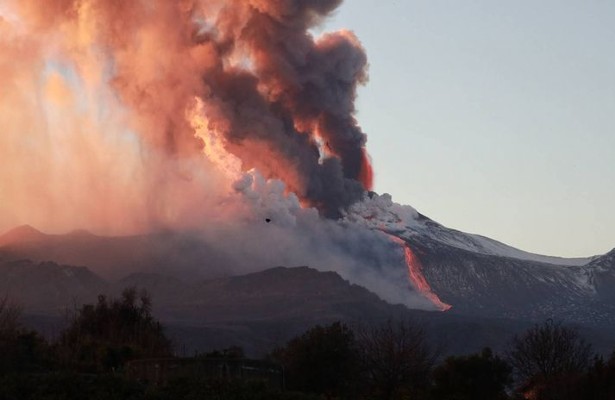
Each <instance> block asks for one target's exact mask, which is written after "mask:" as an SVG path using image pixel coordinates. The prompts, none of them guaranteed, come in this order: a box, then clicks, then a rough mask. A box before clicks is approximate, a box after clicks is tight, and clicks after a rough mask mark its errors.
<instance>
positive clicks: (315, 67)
mask: <svg viewBox="0 0 615 400" xmlns="http://www.w3.org/2000/svg"><path fill="white" fill-rule="evenodd" d="M340 3H341V0H233V1H231V2H229V3H228V4H227V6H226V7H225V8H224V9H223V11H222V12H221V13H220V15H219V17H218V21H217V23H216V27H217V29H218V30H219V32H222V33H221V34H220V35H219V36H218V37H217V44H218V49H220V51H221V52H223V51H230V50H229V49H233V50H238V49H239V50H240V51H241V52H242V54H245V55H247V58H248V59H249V62H250V68H249V69H248V71H246V70H245V69H244V70H234V69H232V68H220V69H218V70H217V71H210V73H208V74H207V76H206V78H205V79H206V81H207V83H208V86H209V89H210V92H209V96H212V93H213V96H214V97H216V98H217V99H218V100H219V105H220V107H218V112H219V113H220V114H222V115H224V120H225V122H226V123H225V124H219V125H217V126H216V129H218V130H219V131H222V132H223V133H224V134H225V136H226V137H227V140H228V143H229V144H228V150H229V151H231V152H232V153H234V154H235V155H237V156H238V157H240V158H241V159H242V161H243V163H244V167H245V168H246V169H249V168H252V167H255V168H257V169H258V170H260V171H261V172H263V173H264V174H265V175H266V176H267V177H275V178H280V179H282V180H284V181H285V182H286V183H287V185H288V186H289V189H291V190H292V191H294V192H296V193H297V195H298V196H299V197H300V198H302V199H303V200H304V201H306V202H307V203H308V204H310V205H312V206H315V207H318V208H319V209H320V210H321V212H322V213H323V214H324V215H327V216H330V217H336V216H337V215H339V211H340V209H343V208H345V207H347V206H348V205H350V204H352V203H353V202H355V201H357V200H359V199H361V198H362V195H363V193H364V192H365V191H366V190H369V189H371V186H372V168H371V165H370V163H369V158H368V156H367V153H366V150H365V142H366V136H365V134H364V133H363V132H362V131H361V129H360V127H359V126H358V124H357V121H356V119H355V117H354V114H355V107H354V101H355V99H356V94H357V86H358V85H359V84H363V83H365V82H366V81H367V72H366V69H367V57H366V55H365V52H364V49H363V48H362V46H361V44H360V43H359V41H358V40H357V38H356V37H355V36H354V34H352V33H351V32H348V31H340V32H336V33H331V34H327V35H325V36H323V37H322V38H320V39H318V40H314V38H313V37H312V35H311V34H310V33H309V32H308V30H309V29H310V28H311V27H313V26H314V25H316V24H317V23H319V22H320V21H321V20H322V19H323V18H324V17H326V16H327V15H328V14H329V13H331V12H332V11H333V10H334V9H335V8H337V7H338V6H339V5H340ZM238 27H240V28H238ZM222 57H223V56H222ZM210 100H211V97H210ZM318 141H320V146H319V144H318ZM319 147H320V150H319ZM321 152H322V153H324V155H325V157H324V158H321V156H320V153H321Z"/></svg>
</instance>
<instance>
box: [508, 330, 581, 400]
mask: <svg viewBox="0 0 615 400" xmlns="http://www.w3.org/2000/svg"><path fill="white" fill-rule="evenodd" d="M591 357H592V351H591V345H590V344H588V343H586V342H585V340H584V339H583V338H582V337H581V336H580V335H579V333H578V332H577V331H576V330H575V329H574V328H571V327H567V326H563V325H562V324H561V323H560V322H553V321H552V320H549V321H547V322H545V323H543V324H542V325H535V326H534V327H533V328H531V329H529V330H528V331H526V332H525V333H524V334H523V335H521V336H515V337H514V338H513V341H512V345H511V349H510V350H509V352H508V360H509V362H510V364H511V365H512V367H513V370H514V373H515V377H516V378H517V381H518V383H519V384H521V387H520V389H519V390H520V391H521V392H522V393H525V394H526V395H531V396H533V397H532V398H536V399H552V398H553V399H559V398H562V395H561V394H560V393H565V392H566V391H567V390H568V389H566V387H567V386H568V384H569V383H570V382H572V381H574V380H577V379H578V378H579V377H580V376H581V375H582V374H583V373H584V372H585V371H586V370H587V368H588V367H589V365H590V360H591Z"/></svg>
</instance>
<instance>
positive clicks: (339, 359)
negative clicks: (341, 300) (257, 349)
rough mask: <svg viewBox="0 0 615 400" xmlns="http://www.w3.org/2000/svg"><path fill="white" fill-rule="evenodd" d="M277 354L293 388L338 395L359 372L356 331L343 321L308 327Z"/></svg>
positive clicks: (343, 391)
mask: <svg viewBox="0 0 615 400" xmlns="http://www.w3.org/2000/svg"><path fill="white" fill-rule="evenodd" d="M273 358H274V359H276V360H277V361H279V362H281V363H282V365H284V368H285V371H286V382H287V387H288V388H289V389H292V390H300V391H304V392H308V393H316V394H324V395H326V396H327V397H332V396H336V397H337V396H340V395H342V394H345V393H347V391H348V389H349V388H350V386H351V383H352V382H353V380H354V379H355V378H356V376H357V367H358V364H357V360H358V358H357V352H356V342H355V337H354V333H353V332H352V330H351V329H350V328H349V327H348V326H346V325H345V324H343V323H341V322H335V323H334V324H332V325H329V326H324V327H323V326H320V325H319V326H316V327H314V328H312V329H310V330H308V331H307V332H305V333H304V334H303V335H301V336H299V337H297V338H295V339H292V340H291V341H290V342H288V343H287V344H286V346H285V347H283V348H280V349H277V350H275V351H274V352H273Z"/></svg>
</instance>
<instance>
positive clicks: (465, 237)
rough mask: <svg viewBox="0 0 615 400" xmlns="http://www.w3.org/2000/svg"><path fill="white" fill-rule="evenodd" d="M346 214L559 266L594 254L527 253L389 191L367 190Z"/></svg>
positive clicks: (404, 232)
mask: <svg viewBox="0 0 615 400" xmlns="http://www.w3.org/2000/svg"><path fill="white" fill-rule="evenodd" d="M347 218H348V219H350V220H352V221H353V222H362V223H365V224H368V225H370V226H371V227H373V228H376V229H381V230H383V231H386V232H389V233H392V234H394V235H396V236H398V237H401V238H410V237H416V236H418V237H425V238H429V239H430V240H433V241H436V242H439V243H442V244H444V245H447V246H451V247H455V248H457V249H461V250H466V251H470V252H473V253H478V254H485V255H492V256H499V257H508V258H516V259H519V260H528V261H536V262H541V263H547V264H553V265H559V266H581V265H586V264H587V263H589V262H590V261H592V260H593V259H595V258H596V257H580V258H563V257H553V256H545V255H540V254H534V253H529V252H527V251H523V250H519V249H516V248H514V247H512V246H508V245H506V244H504V243H501V242H498V241H497V240H493V239H490V238H488V237H485V236H481V235H476V234H471V233H465V232H461V231H458V230H455V229H450V228H447V227H445V226H443V225H440V224H439V223H437V222H435V221H433V220H431V219H429V218H428V217H426V216H424V215H422V214H420V213H419V212H418V211H416V210H415V209H414V208H412V207H411V206H406V205H400V204H397V203H394V202H393V201H392V199H391V196H390V195H389V194H386V193H385V194H383V195H381V196H379V195H377V194H375V193H370V195H369V196H368V197H367V198H366V199H365V200H364V201H363V202H361V203H357V204H355V205H354V206H353V207H352V208H351V210H350V212H349V213H348V214H347Z"/></svg>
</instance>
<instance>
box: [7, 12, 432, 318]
mask: <svg viewBox="0 0 615 400" xmlns="http://www.w3.org/2000/svg"><path fill="white" fill-rule="evenodd" d="M341 1H342V0H132V1H120V0H46V1H40V0H0V127H1V128H0V159H2V166H1V168H0V229H8V228H10V227H13V226H16V225H19V224H26V223H27V224H32V225H34V226H36V227H38V228H40V229H43V230H46V231H52V232H53V231H55V232H58V231H67V230H71V229H76V228H87V229H89V230H92V231H94V232H97V233H102V234H128V233H135V232H147V231H152V230H156V229H160V228H172V229H193V230H195V231H196V232H198V235H200V236H202V237H204V238H205V240H206V241H207V242H208V243H210V244H213V245H216V246H217V247H219V248H220V249H223V250H224V251H226V252H227V253H228V254H229V255H231V256H233V257H235V259H236V262H235V263H234V265H235V268H236V269H237V271H235V272H245V271H247V270H250V269H254V268H255V267H258V266H262V267H270V266H273V265H280V264H286V265H301V264H309V265H312V266H316V267H327V268H330V269H334V270H336V271H338V272H340V274H341V275H342V276H344V277H345V278H347V279H350V280H351V281H353V282H357V283H361V284H364V285H366V286H368V287H369V288H370V289H372V290H374V291H376V292H377V293H378V294H380V295H381V296H382V297H383V298H385V299H387V300H389V301H392V302H398V303H405V304H409V305H413V306H419V307H428V308H429V307H430V305H429V302H428V301H426V300H425V299H424V298H422V297H421V296H420V295H418V294H416V293H412V292H411V291H410V290H409V289H410V286H409V284H408V282H407V279H406V278H405V277H407V271H406V267H405V264H404V254H403V249H400V248H399V246H395V244H394V243H392V242H391V241H390V240H389V239H388V238H387V236H386V235H385V234H383V233H381V232H378V231H375V230H374V229H373V227H371V226H369V224H366V223H357V221H356V220H355V219H353V218H349V213H351V212H352V211H351V210H350V209H351V207H350V206H351V205H353V204H356V203H357V202H361V201H363V200H364V198H365V194H366V191H367V190H369V189H370V188H371V186H372V175H373V174H372V168H371V165H370V162H369V157H368V155H367V153H366V150H365V142H366V136H365V134H364V133H363V132H362V131H361V129H360V127H359V126H358V124H357V121H356V119H355V117H354V114H355V107H354V100H355V97H356V91H357V86H358V85H360V84H363V83H365V82H366V80H367V72H366V69H367V58H366V56H365V52H364V50H363V48H362V46H361V44H360V42H359V41H358V39H357V38H356V37H355V36H354V34H353V33H351V32H348V31H339V32H335V33H329V34H325V35H323V36H322V37H320V38H317V39H315V38H314V37H313V36H312V34H311V33H310V29H311V28H313V27H314V26H316V25H317V24H319V23H320V22H321V21H322V20H323V19H324V18H325V17H326V16H328V15H329V14H330V13H331V12H333V11H334V10H335V9H336V8H337V7H338V6H339V5H340V3H341ZM349 210H350V211H349ZM323 215H324V216H326V217H332V218H333V219H332V220H327V219H323V218H322V217H321V216H323ZM344 215H345V216H346V218H345V220H344V221H341V222H340V221H334V219H337V218H339V217H342V216H344ZM265 218H267V219H269V220H272V222H273V223H272V224H267V225H266V226H267V229H268V231H267V234H266V235H263V232H262V224H263V220H264V219H265ZM357 218H358V217H357ZM359 220H361V221H363V222H365V219H363V218H359ZM280 244H283V245H280Z"/></svg>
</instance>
